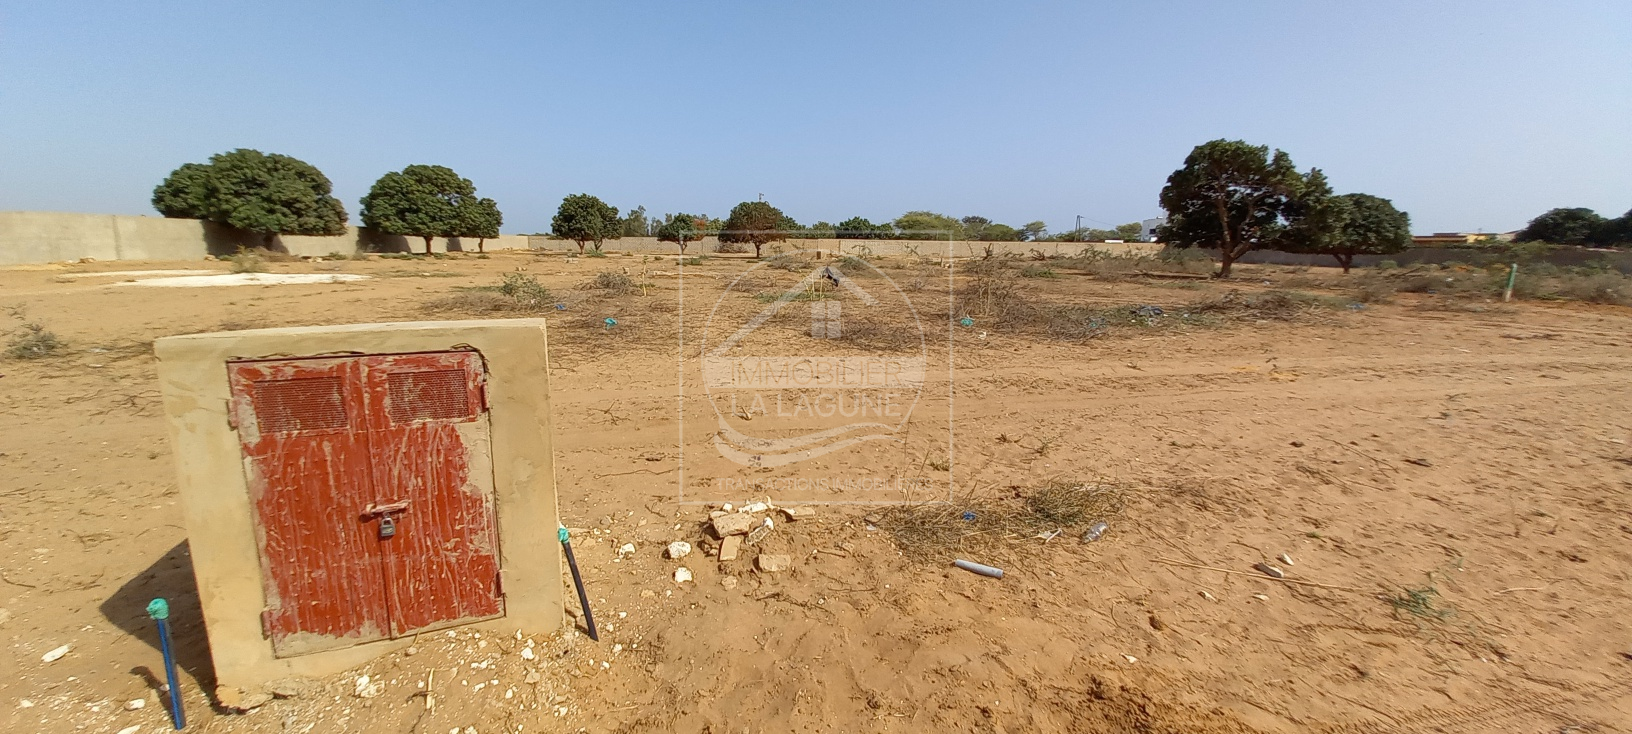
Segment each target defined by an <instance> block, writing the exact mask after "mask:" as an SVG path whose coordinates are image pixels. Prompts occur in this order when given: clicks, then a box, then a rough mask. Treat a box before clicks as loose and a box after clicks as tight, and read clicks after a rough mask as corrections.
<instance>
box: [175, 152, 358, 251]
mask: <svg viewBox="0 0 1632 734" xmlns="http://www.w3.org/2000/svg"><path fill="white" fill-rule="evenodd" d="M333 191H334V187H333V185H332V184H330V183H329V179H328V177H327V176H324V175H323V172H322V171H319V170H317V167H316V166H313V165H312V164H310V163H307V162H305V161H303V160H300V159H298V158H292V157H290V156H286V155H279V154H276V153H272V154H267V153H262V152H260V151H258V150H250V149H248V148H239V149H237V150H234V151H230V152H227V153H218V154H216V155H213V156H210V162H209V163H207V164H199V163H188V164H184V165H182V166H181V167H180V168H177V169H176V170H175V171H173V172H172V173H171V174H170V175H169V176H168V177H167V178H165V180H164V181H163V182H162V183H160V184H159V185H158V187H157V188H155V189H154V190H153V208H155V209H157V210H158V211H159V213H160V214H163V215H164V216H166V217H180V218H187V219H206V220H209V221H212V222H216V223H217V224H224V225H226V226H229V227H233V228H236V229H240V230H243V231H245V232H252V233H255V234H258V235H261V242H262V245H263V246H267V247H270V246H271V245H272V238H273V237H276V236H277V235H280V234H306V235H338V234H344V233H345V231H346V209H345V207H343V206H341V205H340V200H339V199H336V198H334V195H333Z"/></svg>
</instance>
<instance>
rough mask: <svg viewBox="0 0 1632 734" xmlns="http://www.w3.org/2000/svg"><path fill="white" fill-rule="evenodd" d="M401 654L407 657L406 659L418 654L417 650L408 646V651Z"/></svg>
mask: <svg viewBox="0 0 1632 734" xmlns="http://www.w3.org/2000/svg"><path fill="white" fill-rule="evenodd" d="M402 654H403V655H407V656H408V657H413V656H415V655H418V654H419V648H417V647H413V646H409V647H408V649H406V650H403V651H402Z"/></svg>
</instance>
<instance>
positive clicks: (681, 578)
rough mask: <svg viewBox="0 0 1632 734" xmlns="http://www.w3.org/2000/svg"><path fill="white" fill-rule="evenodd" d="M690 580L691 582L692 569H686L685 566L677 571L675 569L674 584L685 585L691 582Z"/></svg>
mask: <svg viewBox="0 0 1632 734" xmlns="http://www.w3.org/2000/svg"><path fill="white" fill-rule="evenodd" d="M690 580H691V569H689V568H686V567H685V566H681V567H679V568H677V569H674V582H675V583H677V584H683V583H686V582H687V581H690Z"/></svg>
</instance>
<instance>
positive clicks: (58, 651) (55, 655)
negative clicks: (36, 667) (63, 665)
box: [40, 645, 73, 663]
mask: <svg viewBox="0 0 1632 734" xmlns="http://www.w3.org/2000/svg"><path fill="white" fill-rule="evenodd" d="M72 649H73V645H63V646H61V647H55V648H52V649H51V650H50V651H49V652H47V653H46V654H44V655H41V656H40V662H42V663H54V662H56V661H58V660H61V659H62V656H64V655H67V654H68V651H69V650H72Z"/></svg>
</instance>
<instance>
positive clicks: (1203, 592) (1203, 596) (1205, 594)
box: [1201, 589, 1218, 601]
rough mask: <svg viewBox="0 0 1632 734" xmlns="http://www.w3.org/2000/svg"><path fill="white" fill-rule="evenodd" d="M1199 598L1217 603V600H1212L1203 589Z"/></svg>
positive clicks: (1211, 596) (1210, 595)
mask: <svg viewBox="0 0 1632 734" xmlns="http://www.w3.org/2000/svg"><path fill="white" fill-rule="evenodd" d="M1201 598H1203V599H1206V600H1207V601H1218V600H1217V599H1214V598H1213V595H1212V594H1209V593H1207V591H1206V590H1205V589H1203V590H1202V592H1201Z"/></svg>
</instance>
